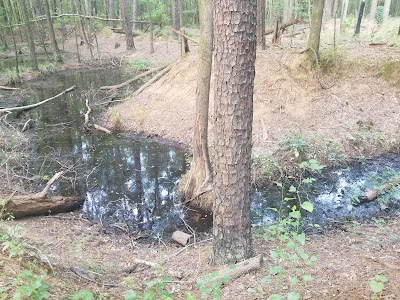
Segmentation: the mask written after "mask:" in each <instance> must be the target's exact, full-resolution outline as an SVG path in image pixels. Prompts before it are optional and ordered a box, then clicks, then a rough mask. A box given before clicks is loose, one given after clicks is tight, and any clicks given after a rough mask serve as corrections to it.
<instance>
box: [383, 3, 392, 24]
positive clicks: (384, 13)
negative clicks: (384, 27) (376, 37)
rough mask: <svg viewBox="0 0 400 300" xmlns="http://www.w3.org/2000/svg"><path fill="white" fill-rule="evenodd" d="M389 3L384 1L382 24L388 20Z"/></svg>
mask: <svg viewBox="0 0 400 300" xmlns="http://www.w3.org/2000/svg"><path fill="white" fill-rule="evenodd" d="M391 3H392V0H385V4H384V5H383V22H386V21H387V19H388V18H389V12H390V4H391Z"/></svg>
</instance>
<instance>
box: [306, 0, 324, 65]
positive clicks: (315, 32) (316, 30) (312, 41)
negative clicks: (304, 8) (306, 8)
mask: <svg viewBox="0 0 400 300" xmlns="http://www.w3.org/2000/svg"><path fill="white" fill-rule="evenodd" d="M324 5H325V0H314V5H313V10H312V14H311V27H310V35H309V37H308V43H307V48H308V50H307V52H308V57H309V59H310V61H315V60H317V59H318V57H319V55H318V53H319V42H320V38H321V28H322V17H323V14H324Z"/></svg>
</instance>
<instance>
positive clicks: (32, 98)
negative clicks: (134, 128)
mask: <svg viewBox="0 0 400 300" xmlns="http://www.w3.org/2000/svg"><path fill="white" fill-rule="evenodd" d="M131 77H132V74H126V73H124V72H123V71H121V70H119V69H107V70H92V71H66V72H60V73H58V74H54V75H51V76H48V77H46V78H45V79H43V80H37V81H33V82H29V83H26V84H24V85H23V86H22V87H23V88H24V89H25V90H26V94H24V103H23V105H26V104H30V103H35V102H37V101H39V100H43V99H46V98H48V97H51V96H54V95H56V94H58V93H59V92H60V91H62V90H64V89H66V88H67V87H70V86H72V85H76V86H77V89H76V90H75V91H73V92H71V93H69V94H67V95H65V96H63V97H60V98H59V99H56V100H54V101H51V102H49V103H46V104H45V105H42V106H40V107H39V108H36V109H33V110H30V111H27V112H25V113H23V114H21V115H19V116H18V117H19V118H23V119H25V120H27V119H29V118H30V119H32V120H34V121H33V124H34V128H33V129H34V131H35V133H36V135H37V139H36V141H35V144H34V145H33V147H34V150H35V151H36V152H37V154H38V156H39V157H40V159H38V164H37V165H36V166H34V169H35V171H36V174H41V175H48V176H49V177H51V176H52V175H53V174H54V173H55V172H56V171H57V170H59V168H60V166H64V167H65V166H69V167H71V168H72V172H71V174H75V176H74V179H75V180H72V181H71V182H61V183H58V185H55V187H54V190H53V192H54V193H56V194H63V195H69V194H74V193H85V194H86V202H85V204H84V206H83V209H82V210H83V212H84V213H85V215H87V216H88V217H89V218H91V219H94V220H97V221H100V222H102V223H104V224H109V225H110V224H114V225H116V226H118V227H121V226H122V227H124V228H125V226H128V228H129V230H131V231H142V230H143V231H146V232H149V233H151V234H152V235H153V236H157V235H162V234H163V233H166V232H171V231H173V230H175V229H176V228H177V227H179V226H182V218H185V219H186V220H188V223H189V224H190V225H191V226H192V227H194V228H195V229H197V230H208V229H209V228H210V227H211V220H210V218H208V219H206V220H204V218H203V216H201V214H192V213H188V212H187V211H186V209H184V208H183V207H182V205H181V204H180V202H179V200H178V199H177V195H176V192H175V187H176V184H177V182H178V181H179V179H180V177H181V175H182V174H183V173H184V172H185V168H186V166H185V152H184V151H183V150H182V149H179V148H176V147H173V146H170V145H166V144H162V143H158V142H154V141H149V140H146V139H143V138H140V137H134V138H132V137H127V136H123V135H116V134H112V135H107V134H103V133H101V132H87V131H85V130H84V129H83V128H82V124H83V120H84V114H85V112H86V106H85V99H86V98H87V97H88V98H89V100H90V101H92V100H94V99H97V100H98V99H101V98H102V97H104V94H102V93H100V92H98V91H97V90H98V88H99V87H100V86H102V85H112V84H115V83H119V82H122V81H124V80H126V79H128V78H131ZM89 90H92V91H97V92H88V91H89ZM3 96H4V95H3ZM0 99H1V102H2V105H4V106H9V105H10V103H11V101H12V97H7V95H6V97H0ZM93 108H94V112H93V114H94V115H95V114H96V109H95V106H93ZM54 153H56V154H57V155H56V156H57V157H59V159H58V160H59V161H57V162H52V163H47V162H46V159H44V158H45V157H46V156H47V155H49V156H50V155H51V156H54ZM399 171H400V157H399V156H382V157H379V158H377V159H374V160H368V161H364V162H355V163H352V164H350V165H349V166H348V167H346V168H338V169H331V170H325V171H324V175H323V176H318V180H317V182H316V183H314V184H313V185H312V188H307V189H305V190H304V192H303V193H302V200H303V201H305V200H309V201H311V202H313V203H314V212H313V213H312V214H309V215H308V216H307V222H312V223H315V224H320V225H326V224H329V223H330V222H331V221H332V220H336V221H340V220H343V219H348V218H369V217H371V216H378V215H380V214H382V213H386V214H387V212H393V211H394V210H396V209H398V206H399V199H400V193H399V190H400V189H399V188H395V189H393V190H392V191H390V192H389V193H387V194H386V195H385V196H384V197H381V198H380V200H379V201H374V202H372V203H367V204H361V205H359V206H355V205H353V204H354V202H355V200H356V199H357V196H358V195H361V194H363V193H364V192H365V191H367V190H369V189H371V188H372V187H374V186H377V185H379V184H380V183H381V182H384V181H385V180H387V179H388V178H390V177H391V176H395V175H396V174H397V176H398V174H399ZM284 196H285V195H284V193H282V190H281V189H278V188H270V189H267V190H257V191H254V192H253V201H252V218H253V224H254V226H258V225H262V224H266V225H267V224H270V223H272V222H274V220H275V219H276V214H275V213H274V212H273V211H272V210H271V209H270V208H271V207H276V208H279V207H281V205H282V204H281V203H282V201H281V200H282V199H283V198H284ZM286 205H288V204H284V206H286ZM290 205H292V204H290Z"/></svg>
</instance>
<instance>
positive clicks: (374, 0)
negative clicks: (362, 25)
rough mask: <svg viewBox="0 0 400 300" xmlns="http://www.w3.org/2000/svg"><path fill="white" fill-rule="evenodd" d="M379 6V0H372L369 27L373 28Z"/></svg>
mask: <svg viewBox="0 0 400 300" xmlns="http://www.w3.org/2000/svg"><path fill="white" fill-rule="evenodd" d="M377 6H378V0H371V8H370V10H369V27H370V28H371V27H372V26H374V24H375V14H376V7H377Z"/></svg>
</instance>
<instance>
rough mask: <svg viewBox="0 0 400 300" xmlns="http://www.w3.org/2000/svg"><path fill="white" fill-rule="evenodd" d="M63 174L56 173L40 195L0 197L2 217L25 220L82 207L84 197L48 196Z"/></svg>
mask: <svg viewBox="0 0 400 300" xmlns="http://www.w3.org/2000/svg"><path fill="white" fill-rule="evenodd" d="M62 174H64V172H58V173H56V174H55V175H54V176H53V177H52V178H51V179H50V180H49V181H48V182H47V184H46V186H45V187H44V189H43V190H42V191H41V192H39V193H36V194H29V195H18V196H14V194H13V195H11V196H10V197H8V198H4V199H3V198H1V197H0V211H1V212H2V215H1V217H3V214H4V212H6V213H7V214H11V215H13V216H14V217H15V218H23V217H29V216H38V215H46V214H49V213H60V212H68V211H72V210H74V209H76V208H78V207H79V206H81V205H82V204H83V202H84V201H85V197H84V196H72V197H64V196H53V197H48V196H47V193H48V191H49V189H50V187H51V185H52V184H53V183H54V182H55V181H56V180H57V179H58V178H60V177H61V175H62Z"/></svg>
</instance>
